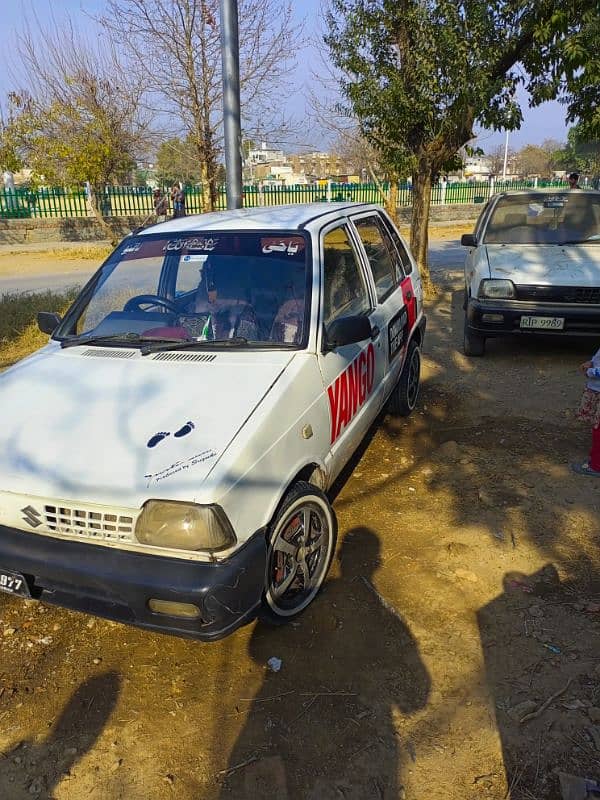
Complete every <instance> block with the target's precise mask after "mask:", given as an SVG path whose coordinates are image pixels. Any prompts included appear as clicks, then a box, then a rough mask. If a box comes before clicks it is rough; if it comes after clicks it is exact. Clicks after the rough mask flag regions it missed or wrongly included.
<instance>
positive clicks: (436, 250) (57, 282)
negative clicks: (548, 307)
mask: <svg viewBox="0 0 600 800" xmlns="http://www.w3.org/2000/svg"><path fill="white" fill-rule="evenodd" d="M18 259H19V256H18V255H15V273H16V274H15V275H14V276H10V277H0V295H2V294H5V293H13V292H43V291H48V290H53V291H63V290H65V289H68V288H70V287H72V286H83V285H84V284H85V282H86V281H87V280H88V278H89V277H90V276H91V275H93V273H94V271H95V270H96V268H97V263H96V262H95V261H90V262H89V264H88V263H86V264H85V266H81V267H78V268H76V269H74V268H73V267H71V269H70V270H69V271H60V272H57V271H55V270H53V271H48V272H47V273H41V272H39V273H36V274H30V275H25V276H20V275H19V274H18ZM429 260H430V267H431V270H432V272H434V273H436V274H438V275H439V273H443V272H444V271H445V270H448V269H452V268H455V269H460V268H462V264H463V260H464V250H463V248H461V246H460V245H459V244H458V243H457V242H456V241H435V240H434V241H432V242H430V247H429ZM440 277H441V276H440Z"/></svg>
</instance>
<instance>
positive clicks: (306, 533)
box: [302, 508, 310, 542]
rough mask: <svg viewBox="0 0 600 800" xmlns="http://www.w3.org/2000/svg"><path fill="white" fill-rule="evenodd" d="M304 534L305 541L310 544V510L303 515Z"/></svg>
mask: <svg viewBox="0 0 600 800" xmlns="http://www.w3.org/2000/svg"><path fill="white" fill-rule="evenodd" d="M302 533H303V534H304V541H305V542H308V537H309V536H310V508H305V509H304V513H303V514H302Z"/></svg>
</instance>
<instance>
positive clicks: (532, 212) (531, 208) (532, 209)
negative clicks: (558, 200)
mask: <svg viewBox="0 0 600 800" xmlns="http://www.w3.org/2000/svg"><path fill="white" fill-rule="evenodd" d="M543 213H544V205H543V203H529V205H528V206H527V216H528V217H539V215H540V214H543Z"/></svg>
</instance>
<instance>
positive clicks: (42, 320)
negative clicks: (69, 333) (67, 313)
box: [37, 311, 62, 336]
mask: <svg viewBox="0 0 600 800" xmlns="http://www.w3.org/2000/svg"><path fill="white" fill-rule="evenodd" d="M61 322H62V317H59V315H58V314H55V313H54V312H53V311H39V312H38V315H37V324H38V328H39V329H40V330H41V332H42V333H47V334H48V335H50V336H52V334H53V333H54V331H55V330H56V329H57V328H58V326H59V325H60V323H61Z"/></svg>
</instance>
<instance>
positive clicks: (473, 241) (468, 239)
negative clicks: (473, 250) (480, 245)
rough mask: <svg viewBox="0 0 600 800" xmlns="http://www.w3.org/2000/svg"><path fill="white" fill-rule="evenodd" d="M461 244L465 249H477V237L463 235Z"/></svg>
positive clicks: (472, 234) (471, 234) (468, 234)
mask: <svg viewBox="0 0 600 800" xmlns="http://www.w3.org/2000/svg"><path fill="white" fill-rule="evenodd" d="M460 243H461V244H462V246H463V247H477V237H476V236H475V234H474V233H463V235H462V236H461V237H460Z"/></svg>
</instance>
